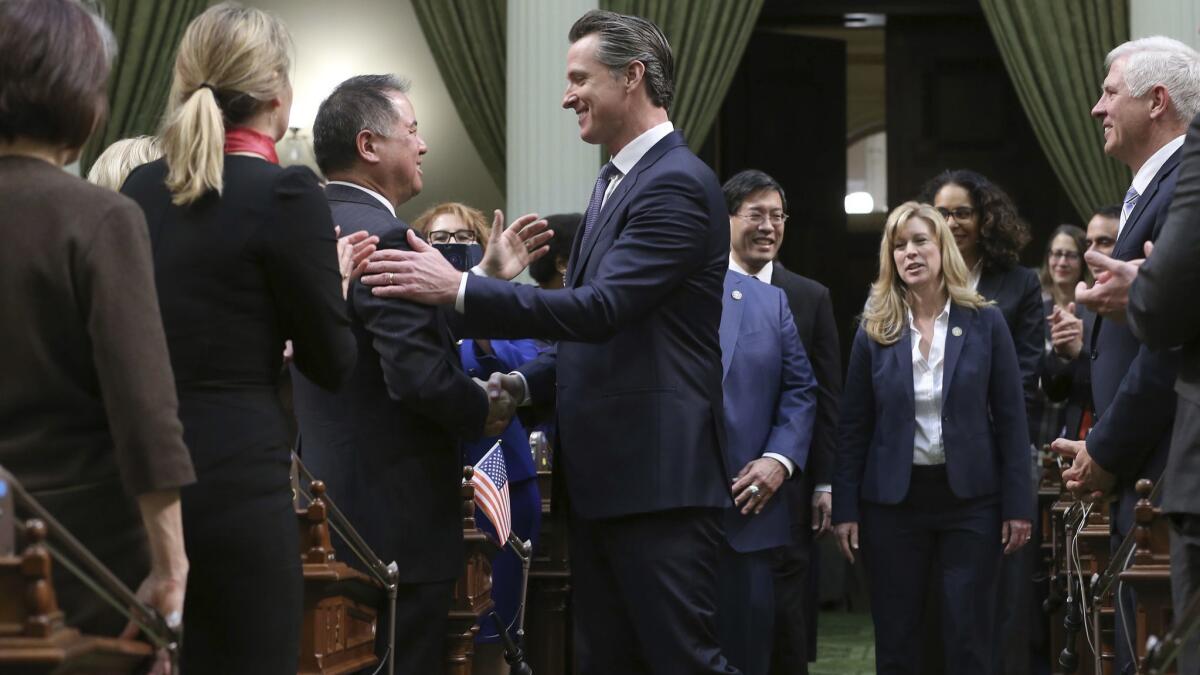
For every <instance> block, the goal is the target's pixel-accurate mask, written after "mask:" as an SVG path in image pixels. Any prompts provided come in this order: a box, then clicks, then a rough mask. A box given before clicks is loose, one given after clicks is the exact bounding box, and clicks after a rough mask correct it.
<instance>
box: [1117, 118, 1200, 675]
mask: <svg viewBox="0 0 1200 675" xmlns="http://www.w3.org/2000/svg"><path fill="white" fill-rule="evenodd" d="M1179 174H1180V175H1179V184H1178V186H1177V187H1176V189H1175V199H1174V200H1173V201H1172V202H1171V209H1170V211H1169V213H1168V215H1167V222H1166V224H1164V225H1163V229H1162V236H1160V237H1159V238H1158V241H1157V242H1155V244H1154V254H1153V255H1152V256H1150V257H1148V258H1147V259H1146V263H1145V264H1144V265H1142V267H1141V269H1140V271H1136V270H1135V271H1136V273H1137V280H1136V281H1134V282H1133V287H1132V288H1131V289H1130V290H1129V312H1128V315H1129V326H1130V328H1131V329H1132V330H1133V333H1134V335H1136V336H1137V337H1138V339H1140V340H1141V341H1142V342H1143V343H1145V344H1146V346H1148V347H1150V348H1151V349H1168V348H1171V347H1176V346H1179V345H1182V346H1183V354H1182V358H1181V363H1180V370H1179V379H1178V380H1176V381H1175V392H1176V394H1178V401H1177V403H1176V408H1175V428H1174V431H1173V433H1172V437H1171V452H1170V455H1169V456H1168V458H1167V469H1166V471H1165V472H1164V473H1163V481H1164V483H1165V484H1164V486H1163V490H1164V494H1163V501H1162V508H1163V511H1164V512H1166V513H1167V514H1169V515H1170V517H1171V595H1172V598H1171V599H1172V601H1173V604H1174V606H1175V611H1176V616H1179V613H1180V612H1182V611H1183V608H1184V607H1186V606H1187V604H1188V602H1189V600H1190V599H1191V597H1192V596H1193V595H1194V594H1195V593H1196V591H1197V590H1198V589H1200V303H1197V302H1196V301H1195V299H1194V298H1193V297H1191V296H1192V294H1193V293H1195V289H1196V288H1197V286H1198V285H1200V266H1198V265H1197V264H1196V261H1197V260H1200V115H1197V116H1196V117H1195V118H1193V119H1192V125H1191V128H1190V129H1189V130H1188V135H1187V142H1186V143H1185V144H1184V146H1183V158H1182V159H1181V160H1180V162H1179ZM1198 647H1200V645H1198V644H1197V642H1196V640H1192V641H1191V642H1190V643H1189V644H1188V645H1187V646H1186V647H1185V648H1184V649H1183V651H1182V652H1181V653H1180V656H1179V672H1180V673H1181V675H1196V673H1200V649H1198Z"/></svg>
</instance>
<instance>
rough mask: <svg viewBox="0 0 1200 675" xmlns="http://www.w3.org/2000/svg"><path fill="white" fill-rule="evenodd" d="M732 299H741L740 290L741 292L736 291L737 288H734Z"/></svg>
mask: <svg viewBox="0 0 1200 675" xmlns="http://www.w3.org/2000/svg"><path fill="white" fill-rule="evenodd" d="M733 299H734V300H741V299H742V292H741V291H738V290H735V291H734V292H733Z"/></svg>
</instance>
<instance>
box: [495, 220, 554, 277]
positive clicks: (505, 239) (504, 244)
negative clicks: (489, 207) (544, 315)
mask: <svg viewBox="0 0 1200 675" xmlns="http://www.w3.org/2000/svg"><path fill="white" fill-rule="evenodd" d="M549 227H550V224H549V223H547V222H546V221H545V220H541V219H539V218H538V216H537V214H536V213H529V214H526V215H524V216H521V217H520V218H517V219H516V220H514V221H513V222H512V225H509V226H508V227H505V226H504V212H503V211H501V210H500V209H496V210H495V212H494V213H493V215H492V234H491V236H490V237H489V238H488V245H487V250H485V251H484V253H483V260H480V261H479V266H480V267H481V268H482V269H483V273H484V274H486V275H488V276H489V277H493V278H496V279H512V278H513V277H515V276H517V275H518V274H520V273H521V270H523V269H525V268H526V267H528V266H529V263H531V262H533V261H535V260H537V259H538V258H540V257H542V256H544V255H546V252H547V251H549V250H550V247H549V246H546V242H548V241H550V238H551V237H553V236H554V232H553V231H552V230H550V229H548V228H549Z"/></svg>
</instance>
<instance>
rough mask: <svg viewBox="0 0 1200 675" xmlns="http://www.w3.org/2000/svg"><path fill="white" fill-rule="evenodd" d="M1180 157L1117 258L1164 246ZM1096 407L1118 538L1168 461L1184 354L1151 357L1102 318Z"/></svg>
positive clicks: (1099, 449) (1092, 445)
mask: <svg viewBox="0 0 1200 675" xmlns="http://www.w3.org/2000/svg"><path fill="white" fill-rule="evenodd" d="M1180 154H1181V152H1180V151H1176V152H1175V153H1174V154H1172V155H1171V156H1170V157H1169V158H1167V161H1166V162H1165V163H1164V164H1163V165H1162V168H1161V169H1159V171H1158V174H1157V175H1155V177H1154V179H1153V180H1151V181H1150V185H1149V186H1148V187H1147V188H1146V192H1145V194H1143V195H1142V196H1141V197H1139V198H1138V201H1137V205H1136V206H1134V209H1133V211H1132V212H1131V213H1130V214H1129V218H1128V220H1126V221H1125V227H1123V228H1121V234H1120V236H1119V237H1118V239H1117V245H1116V247H1115V248H1114V249H1113V252H1112V257H1113V258H1116V259H1118V260H1135V259H1137V258H1142V257H1145V253H1144V251H1143V250H1142V249H1143V246H1144V245H1145V243H1146V242H1147V241H1154V240H1156V239H1158V234H1159V232H1160V231H1161V230H1162V226H1163V224H1164V223H1165V222H1166V220H1167V211H1168V207H1169V206H1170V204H1171V198H1172V197H1173V196H1174V194H1175V184H1176V181H1177V180H1178V178H1179V157H1180ZM1091 358H1092V402H1093V404H1094V405H1095V410H1096V417H1097V419H1096V424H1095V426H1094V427H1092V431H1091V432H1090V433H1089V434H1088V437H1087V449H1088V454H1089V455H1091V457H1092V459H1094V460H1095V461H1096V462H1097V463H1099V464H1100V466H1102V467H1104V468H1105V469H1107V470H1108V471H1109V472H1111V473H1115V474H1116V475H1117V492H1118V494H1119V495H1120V498H1121V499H1120V508H1119V510H1118V517H1117V522H1116V524H1115V525H1116V528H1115V529H1116V531H1117V532H1118V533H1121V534H1124V533H1126V532H1128V530H1129V527H1130V526H1131V525H1132V517H1133V503H1134V501H1135V494H1134V491H1133V487H1134V485H1135V484H1136V482H1137V479H1139V478H1143V477H1145V478H1150V479H1152V480H1158V477H1159V475H1160V474H1162V470H1163V466H1164V465H1165V464H1166V461H1167V454H1168V449H1169V446H1170V440H1171V428H1172V426H1173V425H1174V422H1175V389H1174V386H1175V377H1176V376H1177V375H1178V374H1179V353H1178V350H1152V349H1150V348H1149V347H1146V346H1145V345H1143V344H1141V343H1140V342H1139V341H1138V339H1137V337H1135V336H1134V334H1133V332H1132V331H1130V329H1129V327H1128V326H1127V325H1125V324H1121V323H1117V322H1115V321H1105V320H1104V319H1103V318H1099V317H1098V318H1097V319H1096V323H1095V325H1094V327H1093V329H1092V353H1091Z"/></svg>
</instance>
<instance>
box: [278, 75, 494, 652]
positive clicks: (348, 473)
mask: <svg viewBox="0 0 1200 675" xmlns="http://www.w3.org/2000/svg"><path fill="white" fill-rule="evenodd" d="M407 90H408V83H407V82H405V81H403V80H401V79H399V78H396V77H395V76H392V75H363V76H358V77H352V78H350V79H349V80H346V81H345V82H343V83H342V84H341V85H339V86H338V87H337V89H335V90H334V92H333V93H332V94H331V95H330V96H329V98H328V99H326V100H325V101H324V102H323V103H322V104H321V107H320V109H319V110H318V112H317V117H316V121H315V122H314V125H313V132H314V134H313V135H314V140H315V149H316V155H317V161H318V163H319V164H320V166H321V169H322V171H323V172H324V173H325V175H326V176H328V177H329V179H330V181H329V185H328V186H327V187H326V196H327V198H328V200H329V204H330V208H331V210H332V211H333V217H334V220H335V221H336V222H337V223H339V224H340V225H342V226H343V227H347V228H351V229H354V230H359V229H364V230H366V231H367V232H369V233H371V234H372V235H374V236H378V237H379V238H380V242H379V245H380V246H381V247H383V248H407V247H408V242H407V240H406V237H405V235H406V233H407V232H408V229H409V228H408V226H407V225H405V224H404V223H403V222H401V221H400V220H398V219H397V218H396V215H395V208H396V207H397V206H398V205H400V204H402V203H404V202H406V201H408V200H409V199H411V198H412V197H413V196H414V195H416V194H417V193H418V192H420V190H421V187H422V183H421V174H420V171H419V164H420V161H421V158H422V156H423V155H424V154H425V152H426V146H425V143H424V141H422V140H421V137H420V135H419V134H418V133H417V132H416V126H417V121H416V115H415V112H414V110H413V106H412V103H411V101H409V99H408V96H407V95H406V92H407ZM501 248H503V247H501ZM487 264H488V265H489V266H490V265H491V261H490V260H489V261H488V263H487ZM498 272H499V270H496V271H495V272H494V273H498ZM348 311H349V314H350V322H351V327H352V329H353V332H354V336H355V339H356V341H357V342H358V361H357V364H356V366H355V369H354V373H353V375H351V378H350V380H349V382H348V383H347V384H346V385H345V386H344V387H342V388H341V389H340V390H339V391H338V392H336V393H332V392H328V391H325V390H323V389H321V388H320V387H317V386H315V385H314V384H313V383H312V382H310V381H309V380H308V379H306V378H305V377H304V376H302V375H301V374H300V373H299V372H295V371H294V373H293V375H294V377H293V391H294V403H295V410H296V417H297V421H298V423H299V428H300V436H301V452H302V455H303V458H304V461H305V463H306V464H307V465H308V467H309V469H310V470H312V472H313V473H314V475H316V476H317V477H318V478H320V479H322V480H323V481H325V483H326V485H327V486H328V489H329V494H330V496H331V497H332V498H333V499H334V500H335V501H336V503H337V504H338V505H339V507H340V508H341V509H342V511H344V512H345V514H346V516H347V517H348V518H349V519H350V521H351V522H352V523H353V524H354V526H355V528H357V529H358V530H359V532H360V533H361V534H362V536H363V538H364V539H365V540H366V542H367V543H368V544H369V545H370V546H371V547H372V548H373V549H374V551H375V553H376V554H377V555H379V556H380V557H381V558H382V559H383V560H384V561H385V562H389V561H393V560H394V561H396V562H397V563H398V568H399V589H398V597H397V602H396V621H395V625H394V626H392V627H390V629H391V630H393V632H394V633H395V637H396V672H397V673H402V674H411V675H425V674H427V673H434V672H441V670H442V669H443V667H444V662H445V658H446V656H445V648H444V644H445V637H446V634H447V617H448V612H449V609H450V603H451V598H452V593H453V587H454V582H455V580H456V579H457V578H458V576H459V574H460V572H461V570H462V568H463V554H464V550H463V545H462V500H461V497H460V495H459V487H460V485H461V483H462V466H463V461H462V450H461V448H460V442H461V440H463V439H471V438H477V437H479V436H482V435H484V433H485V431H487V430H488V429H500V428H503V425H504V424H505V423H506V422H507V419H508V418H509V417H511V415H512V412H513V409H514V408H515V404H513V402H512V401H511V400H507V401H506V400H504V399H503V398H496V399H489V397H488V395H487V394H486V393H485V391H484V388H483V387H481V386H480V383H478V382H476V381H472V379H471V378H470V377H469V376H468V375H467V374H466V373H465V372H464V371H463V369H462V366H461V364H460V361H459V358H458V350H457V348H456V347H455V344H454V341H453V337H452V336H451V334H450V331H449V328H448V323H447V319H446V317H445V316H444V312H443V311H441V310H439V309H437V308H434V307H427V306H425V305H420V304H417V303H415V302H407V301H403V300H391V299H386V298H380V297H377V296H375V295H373V294H372V293H371V292H370V289H369V288H367V287H364V286H362V285H360V284H355V285H354V286H352V288H351V290H350V295H349V298H348ZM506 404H507V405H506ZM488 433H492V431H488ZM380 633H381V635H382V634H383V631H382V630H381V631H380ZM381 639H382V638H381Z"/></svg>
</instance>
